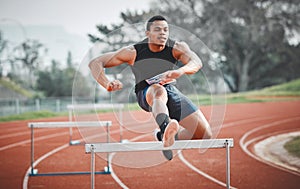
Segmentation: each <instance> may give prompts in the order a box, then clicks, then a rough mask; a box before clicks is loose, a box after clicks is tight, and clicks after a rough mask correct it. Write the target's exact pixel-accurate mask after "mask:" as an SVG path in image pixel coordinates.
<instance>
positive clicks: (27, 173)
mask: <svg viewBox="0 0 300 189" xmlns="http://www.w3.org/2000/svg"><path fill="white" fill-rule="evenodd" d="M119 132H120V131H119V130H114V131H111V132H110V133H111V134H115V133H119ZM100 135H103V136H104V135H106V133H102V134H100ZM98 137H99V135H96V136H95V135H93V136H89V137H86V138H83V139H80V140H79V141H80V142H84V141H85V140H90V139H94V138H98ZM35 141H36V140H35ZM68 146H70V145H69V143H67V144H64V145H62V146H60V147H57V148H55V149H53V150H52V151H50V152H48V153H46V154H44V155H43V156H41V157H40V158H38V159H37V160H35V162H34V166H33V168H34V167H36V166H37V165H38V164H39V163H40V162H41V161H43V160H45V159H46V158H48V157H50V156H52V155H53V154H55V153H57V152H59V151H61V150H63V149H65V148H67V147H68ZM30 172H31V166H29V168H28V169H27V171H26V173H25V176H24V178H23V189H27V188H28V180H29V174H30Z"/></svg>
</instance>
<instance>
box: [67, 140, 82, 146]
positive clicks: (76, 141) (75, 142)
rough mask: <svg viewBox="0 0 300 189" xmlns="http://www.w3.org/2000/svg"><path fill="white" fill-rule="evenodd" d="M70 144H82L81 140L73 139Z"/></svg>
mask: <svg viewBox="0 0 300 189" xmlns="http://www.w3.org/2000/svg"><path fill="white" fill-rule="evenodd" d="M69 144H70V146H73V145H80V144H81V142H80V141H79V140H71V141H70V143H69Z"/></svg>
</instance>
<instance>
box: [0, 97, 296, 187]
mask: <svg viewBox="0 0 300 189" xmlns="http://www.w3.org/2000/svg"><path fill="white" fill-rule="evenodd" d="M201 109H202V111H203V112H204V114H205V115H208V114H209V112H210V107H203V108H201ZM134 113H135V115H139V114H141V112H140V111H137V112H134ZM141 115H142V114H141ZM100 116H101V118H103V119H104V120H105V119H106V120H112V121H113V125H114V126H113V127H112V129H111V130H112V137H114V138H116V139H117V138H118V136H119V133H118V129H119V127H118V126H117V122H116V120H115V119H114V116H113V114H111V113H105V114H101V115H100ZM67 120H68V118H67V117H61V118H52V119H47V120H46V119H41V120H38V121H67ZM31 121H33V120H30V121H16V122H9V123H0V128H1V131H0V133H1V135H0V159H1V161H0V165H1V166H0V168H1V172H0V188H1V189H2V188H3V189H10V188H12V189H15V188H30V189H34V188H51V189H52V188H54V189H60V188H61V189H71V188H72V189H73V188H80V189H85V188H90V176H89V175H72V176H51V177H50V176H45V177H44V176H34V177H27V176H26V171H28V168H29V167H30V130H29V128H28V127H27V123H28V122H31ZM34 121H37V120H34ZM299 130H300V101H289V102H268V103H251V104H232V105H228V106H227V107H226V114H225V120H224V123H223V126H222V129H221V131H220V133H219V135H218V138H225V137H228V138H234V141H235V146H234V148H231V151H230V152H231V154H230V155H231V186H232V187H233V188H242V189H244V188H245V189H248V188H249V189H257V188H270V189H276V188H280V189H283V188H284V189H286V188H287V189H293V188H295V189H296V188H299V186H300V173H297V172H293V171H289V170H286V169H284V168H280V167H277V166H274V165H272V164H270V163H266V162H263V161H262V160H260V159H259V158H257V156H256V155H255V154H254V152H253V150H252V149H253V146H254V145H255V143H257V142H259V141H260V140H262V139H264V138H266V137H268V136H272V135H276V134H280V133H286V132H291V131H299ZM74 135H75V137H77V138H79V137H80V135H79V133H78V132H76V131H75V132H74ZM124 138H126V139H129V140H140V141H142V140H153V139H152V137H151V135H137V134H135V133H131V132H128V131H126V132H124ZM35 140H36V142H35V160H41V161H40V162H39V164H38V165H37V168H38V169H39V172H54V171H58V172H59V171H89V170H90V155H89V154H85V153H84V146H82V145H79V146H68V145H67V144H68V129H37V130H36V131H35ZM53 150H56V151H57V153H49V152H53ZM47 153H49V154H48V155H49V156H47V157H46V158H45V159H41V157H42V156H44V155H45V154H47ZM141 157H143V156H141ZM120 158H125V159H126V158H130V155H126V156H124V155H123V156H122V155H119V154H113V160H117V159H120ZM141 160H142V161H143V158H141ZM96 165H97V168H96V169H98V170H99V169H102V167H104V166H105V165H106V162H105V161H103V160H102V159H101V158H99V157H98V158H97V159H96ZM112 168H113V174H112V175H96V177H95V178H96V188H122V187H124V188H126V187H127V188H205V189H210V188H211V189H218V188H225V187H224V183H225V149H217V150H216V149H215V150H207V151H206V152H205V153H200V152H199V150H186V151H182V153H181V154H179V155H177V156H176V157H175V158H174V159H173V160H172V161H170V162H166V163H163V164H160V165H156V166H152V167H149V168H139V169H136V168H125V167H120V166H117V165H114V164H113V165H112Z"/></svg>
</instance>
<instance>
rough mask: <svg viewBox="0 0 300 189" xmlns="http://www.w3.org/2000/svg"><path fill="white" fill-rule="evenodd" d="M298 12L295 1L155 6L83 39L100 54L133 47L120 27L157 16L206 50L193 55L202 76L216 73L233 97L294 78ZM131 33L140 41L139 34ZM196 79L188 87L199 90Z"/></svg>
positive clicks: (193, 1)
mask: <svg viewBox="0 0 300 189" xmlns="http://www.w3.org/2000/svg"><path fill="white" fill-rule="evenodd" d="M299 9H300V4H299V2H298V0H288V1H286V0H251V1H249V0H202V1H198V0H183V1H169V0H156V1H153V3H152V7H151V10H150V11H149V12H143V13H141V14H138V13H136V12H129V11H127V12H126V13H121V17H122V20H123V23H122V24H120V25H118V26H116V25H112V27H108V26H105V25H101V27H99V26H98V30H99V33H100V36H92V35H89V37H90V39H91V41H92V42H97V41H98V42H101V43H104V44H108V47H107V48H106V49H105V50H103V52H106V51H110V50H115V49H118V48H119V47H122V46H125V45H127V44H133V42H134V41H135V40H128V39H127V40H126V36H127V35H130V36H133V34H132V33H134V35H136V33H135V32H133V31H132V30H130V32H131V34H130V33H124V32H123V30H121V29H120V28H121V27H122V28H124V27H125V28H126V27H127V28H128V25H130V24H134V23H137V22H141V21H142V22H145V20H146V19H147V18H149V17H150V16H152V15H154V14H162V15H164V16H165V17H166V18H167V20H168V22H169V23H170V24H172V25H175V26H179V27H181V28H184V29H185V30H188V31H190V32H191V33H192V34H194V35H195V36H196V37H198V38H199V39H201V40H202V41H203V42H204V43H205V44H206V45H207V46H208V47H209V48H210V49H211V50H212V53H211V54H210V55H208V54H207V53H206V54H201V52H200V54H199V56H200V57H201V59H202V60H203V62H204V64H205V67H204V69H205V72H206V73H207V75H206V76H207V77H210V78H214V77H215V75H216V67H219V68H221V70H222V72H223V75H224V80H225V82H226V83H227V85H228V87H229V88H230V90H231V91H232V92H238V91H245V90H249V89H257V88H261V87H265V86H269V85H273V84H278V83H282V82H286V81H289V80H292V79H295V78H298V77H300V73H299V72H298V70H299V68H300V63H299V61H298V60H299V58H300V57H299V56H300V53H299V48H300V46H299V39H297V35H298V36H299V26H300V12H299ZM117 30H119V31H122V32H120V33H118V32H116V31H117ZM136 30H137V31H139V32H138V33H140V35H139V38H141V36H143V35H144V33H143V32H141V30H140V29H138V28H136ZM125 34H127V35H125ZM130 39H133V38H130ZM118 71H119V72H120V70H118ZM119 72H118V73H119ZM200 78H201V77H199V76H198V75H195V76H192V80H194V81H195V82H193V83H196V85H197V84H198V83H200V84H199V86H202V84H203V82H201V81H202V80H203V77H202V79H200ZM211 81H212V83H218V81H214V79H211Z"/></svg>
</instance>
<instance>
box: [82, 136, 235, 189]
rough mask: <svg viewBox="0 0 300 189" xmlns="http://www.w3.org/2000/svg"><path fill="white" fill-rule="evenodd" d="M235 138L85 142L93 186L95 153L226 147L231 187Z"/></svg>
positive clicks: (227, 178)
mask: <svg viewBox="0 0 300 189" xmlns="http://www.w3.org/2000/svg"><path fill="white" fill-rule="evenodd" d="M232 147H233V139H232V138H226V139H205V140H178V141H175V143H174V144H173V145H172V146H170V147H163V143H162V142H127V143H94V144H85V153H90V154H91V188H92V189H94V187H95V153H112V152H136V151H162V150H186V149H199V148H206V149H208V148H226V187H227V189H229V188H230V148H232Z"/></svg>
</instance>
